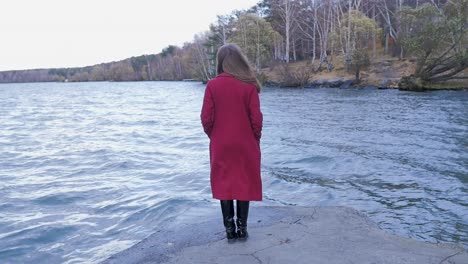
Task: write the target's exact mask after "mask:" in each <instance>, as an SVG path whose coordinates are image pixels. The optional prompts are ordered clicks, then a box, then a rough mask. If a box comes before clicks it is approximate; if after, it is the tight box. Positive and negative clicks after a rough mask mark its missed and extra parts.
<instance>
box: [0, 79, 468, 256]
mask: <svg viewBox="0 0 468 264" xmlns="http://www.w3.org/2000/svg"><path fill="white" fill-rule="evenodd" d="M204 88H205V87H204V85H202V84H199V83H194V82H128V83H111V82H102V83H36V84H33V83H30V84H0V194H1V195H0V263H35V264H37V263H48V264H51V263H81V262H87V263H98V262H99V261H102V260H104V259H106V258H107V257H109V256H111V255H112V254H115V253H117V252H119V251H121V250H124V249H126V248H128V247H130V246H132V245H134V244H135V243H137V242H139V241H140V240H142V239H144V238H145V237H147V236H149V235H150V234H151V233H153V232H154V231H155V230H157V228H161V226H164V224H165V223H167V222H168V221H171V220H172V219H175V218H176V217H178V216H180V215H182V214H183V212H184V210H187V208H193V207H196V206H197V205H200V204H203V205H212V206H213V207H216V208H217V206H219V205H218V202H217V201H216V200H213V199H212V198H211V190H210V184H209V163H208V162H209V156H208V143H209V141H208V139H207V137H206V136H205V135H204V133H203V130H202V127H201V124H200V120H199V115H200V109H201V103H202V99H203V93H204ZM260 98H261V105H262V111H263V114H264V131H263V138H262V142H261V147H262V179H263V188H264V201H263V202H261V203H253V206H255V205H285V206H292V205H303V206H332V205H333V206H335V205H339V206H350V207H353V208H356V209H358V210H360V211H362V212H364V213H366V214H367V215H368V216H369V217H370V218H371V219H372V220H373V221H374V222H376V223H378V225H379V226H380V227H381V228H382V229H384V230H386V231H387V232H389V233H393V234H398V235H401V236H405V237H411V238H414V239H417V240H422V241H428V242H434V243H436V242H437V243H439V242H451V243H459V244H461V245H463V246H464V247H465V248H467V247H468V92H467V91H440V92H427V93H413V92H402V91H398V90H375V89H326V88H324V89H280V88H265V89H264V90H263V92H262V93H261V95H260ZM214 228H219V229H220V231H221V230H222V222H221V217H220V225H219V227H214Z"/></svg>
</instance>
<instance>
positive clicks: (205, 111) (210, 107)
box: [200, 84, 214, 137]
mask: <svg viewBox="0 0 468 264" xmlns="http://www.w3.org/2000/svg"><path fill="white" fill-rule="evenodd" d="M200 119H201V123H202V125H203V130H204V131H205V133H206V134H207V135H208V137H210V135H211V131H212V130H213V124H214V102H213V97H212V95H211V90H210V86H209V84H208V85H207V86H206V89H205V96H204V98H203V106H202V110H201V115H200Z"/></svg>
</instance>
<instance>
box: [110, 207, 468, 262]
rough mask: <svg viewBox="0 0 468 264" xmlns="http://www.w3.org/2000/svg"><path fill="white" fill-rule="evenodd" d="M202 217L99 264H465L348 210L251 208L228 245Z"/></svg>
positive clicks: (464, 256) (456, 254) (460, 253)
mask: <svg viewBox="0 0 468 264" xmlns="http://www.w3.org/2000/svg"><path fill="white" fill-rule="evenodd" d="M216 209H217V208H216ZM193 210H194V211H196V210H195V209H193ZM202 211H203V210H202ZM207 211H209V210H205V211H204V214H203V215H202V216H200V217H198V219H203V220H210V219H211V221H207V222H203V223H189V224H187V223H183V222H184V219H181V220H179V221H177V220H175V221H173V222H172V225H171V226H168V227H167V229H166V230H161V231H160V232H157V233H155V234H153V235H152V236H150V237H149V238H147V239H145V240H144V241H142V242H140V243H139V244H137V245H135V246H134V247H132V248H130V249H128V250H126V251H124V252H121V253H119V254H117V255H115V256H113V257H111V258H109V259H108V260H106V261H105V263H166V264H174V263H178V264H180V263H207V264H208V263H210V264H211V263H219V264H222V263H245V264H250V263H252V264H257V263H259V264H267V263H269V264H276V263H278V264H279V263H281V264H283V263H307V264H309V263H327V264H334V263H337V264H338V263H339V264H341V263H343V264H344V263H359V264H362V263H369V264H371V263H372V264H380V263H382V264H387V263H388V264H400V263H401V264H406V263H408V264H410V263H411V264H413V263H421V264H432V263H434V264H449V263H451V264H468V253H467V252H466V251H465V250H464V249H463V248H462V247H460V246H457V245H451V244H432V243H426V242H421V241H415V240H412V239H409V238H404V237H399V236H396V235H391V234H388V233H386V232H385V231H383V230H381V229H379V228H378V227H377V225H375V224H374V223H373V222H372V221H370V220H369V219H368V218H367V217H366V216H364V215H363V214H362V213H360V212H358V211H356V210H354V209H351V208H346V207H295V206H288V207H252V209H251V213H250V214H251V216H250V218H249V234H250V237H249V239H248V240H247V241H246V242H236V243H234V244H228V243H227V242H226V240H225V239H224V232H222V231H221V232H220V229H221V230H222V223H221V219H220V218H221V216H220V212H218V210H212V212H210V213H207ZM191 214H193V215H196V214H197V213H196V212H191ZM218 214H219V215H218ZM218 218H219V219H218ZM187 219H188V218H187ZM187 219H185V220H187Z"/></svg>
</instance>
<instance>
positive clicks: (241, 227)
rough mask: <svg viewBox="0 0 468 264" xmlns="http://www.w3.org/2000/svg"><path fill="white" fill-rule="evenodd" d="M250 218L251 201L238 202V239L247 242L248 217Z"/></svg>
mask: <svg viewBox="0 0 468 264" xmlns="http://www.w3.org/2000/svg"><path fill="white" fill-rule="evenodd" d="M248 216H249V201H237V237H238V238H239V240H242V241H245V240H246V239H247V237H249V233H247V217H248Z"/></svg>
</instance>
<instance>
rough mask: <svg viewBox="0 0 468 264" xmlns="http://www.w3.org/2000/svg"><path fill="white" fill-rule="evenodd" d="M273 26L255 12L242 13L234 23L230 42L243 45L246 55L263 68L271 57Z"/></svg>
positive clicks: (257, 67) (256, 65) (258, 67)
mask: <svg viewBox="0 0 468 264" xmlns="http://www.w3.org/2000/svg"><path fill="white" fill-rule="evenodd" d="M273 34H274V32H273V28H272V27H271V25H270V23H268V22H267V21H265V20H264V19H263V18H260V17H258V16H257V15H255V14H242V15H241V16H240V17H239V19H237V21H236V22H235V23H234V27H233V31H232V37H231V38H230V42H233V43H236V44H237V45H239V47H241V49H242V50H243V51H244V53H245V54H246V56H247V57H248V58H249V60H250V61H251V62H253V63H254V64H255V68H256V69H257V70H259V69H261V67H262V66H263V65H265V64H266V63H267V62H268V61H269V60H270V58H271V50H272V38H273Z"/></svg>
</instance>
